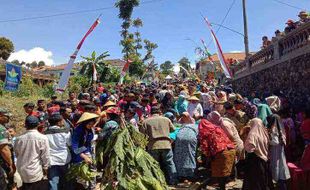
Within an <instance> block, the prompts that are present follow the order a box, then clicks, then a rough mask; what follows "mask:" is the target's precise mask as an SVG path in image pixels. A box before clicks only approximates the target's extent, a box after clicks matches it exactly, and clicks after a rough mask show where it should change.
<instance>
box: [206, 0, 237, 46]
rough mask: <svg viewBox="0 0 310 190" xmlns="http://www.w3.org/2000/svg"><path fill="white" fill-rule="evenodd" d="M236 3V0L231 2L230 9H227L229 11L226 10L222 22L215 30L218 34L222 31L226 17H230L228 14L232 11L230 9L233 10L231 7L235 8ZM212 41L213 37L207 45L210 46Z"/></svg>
mask: <svg viewBox="0 0 310 190" xmlns="http://www.w3.org/2000/svg"><path fill="white" fill-rule="evenodd" d="M235 3H236V0H233V1H232V3H231V4H230V6H229V8H228V10H227V12H226V14H225V16H224V18H223V19H222V21H221V23H220V24H219V27H218V29H217V30H216V31H215V34H217V33H218V32H219V31H220V29H221V28H222V27H223V24H224V22H225V20H226V18H227V17H228V15H229V13H230V11H231V9H232V8H233V6H234V4H235ZM211 43H212V39H211V40H210V41H209V43H208V45H207V48H209V46H210V44H211Z"/></svg>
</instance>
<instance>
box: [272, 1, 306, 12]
mask: <svg viewBox="0 0 310 190" xmlns="http://www.w3.org/2000/svg"><path fill="white" fill-rule="evenodd" d="M273 1H275V2H277V3H280V4H282V5H286V6H288V7H291V8H294V9H298V10H305V9H303V8H300V7H297V6H295V5H291V4H288V3H286V2H283V1H279V0H273Z"/></svg>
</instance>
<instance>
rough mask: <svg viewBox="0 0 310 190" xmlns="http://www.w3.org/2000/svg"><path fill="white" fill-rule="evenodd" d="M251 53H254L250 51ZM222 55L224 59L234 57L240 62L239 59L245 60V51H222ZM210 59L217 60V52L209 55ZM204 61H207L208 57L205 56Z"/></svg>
mask: <svg viewBox="0 0 310 190" xmlns="http://www.w3.org/2000/svg"><path fill="white" fill-rule="evenodd" d="M251 54H254V53H251ZM224 57H225V59H226V60H227V59H236V60H239V61H240V62H241V61H244V60H245V53H244V52H240V53H224ZM211 58H212V60H213V61H214V62H219V58H218V56H217V54H213V55H212V56H211ZM205 61H207V62H209V61H210V60H209V58H207V59H206V60H205Z"/></svg>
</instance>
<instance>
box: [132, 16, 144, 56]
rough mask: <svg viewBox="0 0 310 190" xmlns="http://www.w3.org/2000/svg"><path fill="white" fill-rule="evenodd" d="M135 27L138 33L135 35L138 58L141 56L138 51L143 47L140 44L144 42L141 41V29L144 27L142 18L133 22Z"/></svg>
mask: <svg viewBox="0 0 310 190" xmlns="http://www.w3.org/2000/svg"><path fill="white" fill-rule="evenodd" d="M132 24H133V27H135V28H136V32H135V33H134V34H135V37H136V39H135V50H136V54H137V55H138V56H140V54H139V53H138V50H139V49H142V45H141V44H140V43H141V42H142V39H141V35H140V32H139V28H140V27H142V26H143V22H142V20H141V19H140V18H136V19H135V20H134V21H133V22H132Z"/></svg>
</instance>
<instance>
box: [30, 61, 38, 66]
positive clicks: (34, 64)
mask: <svg viewBox="0 0 310 190" xmlns="http://www.w3.org/2000/svg"><path fill="white" fill-rule="evenodd" d="M30 67H31V68H36V67H38V63H37V62H36V61H33V62H32V63H30Z"/></svg>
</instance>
